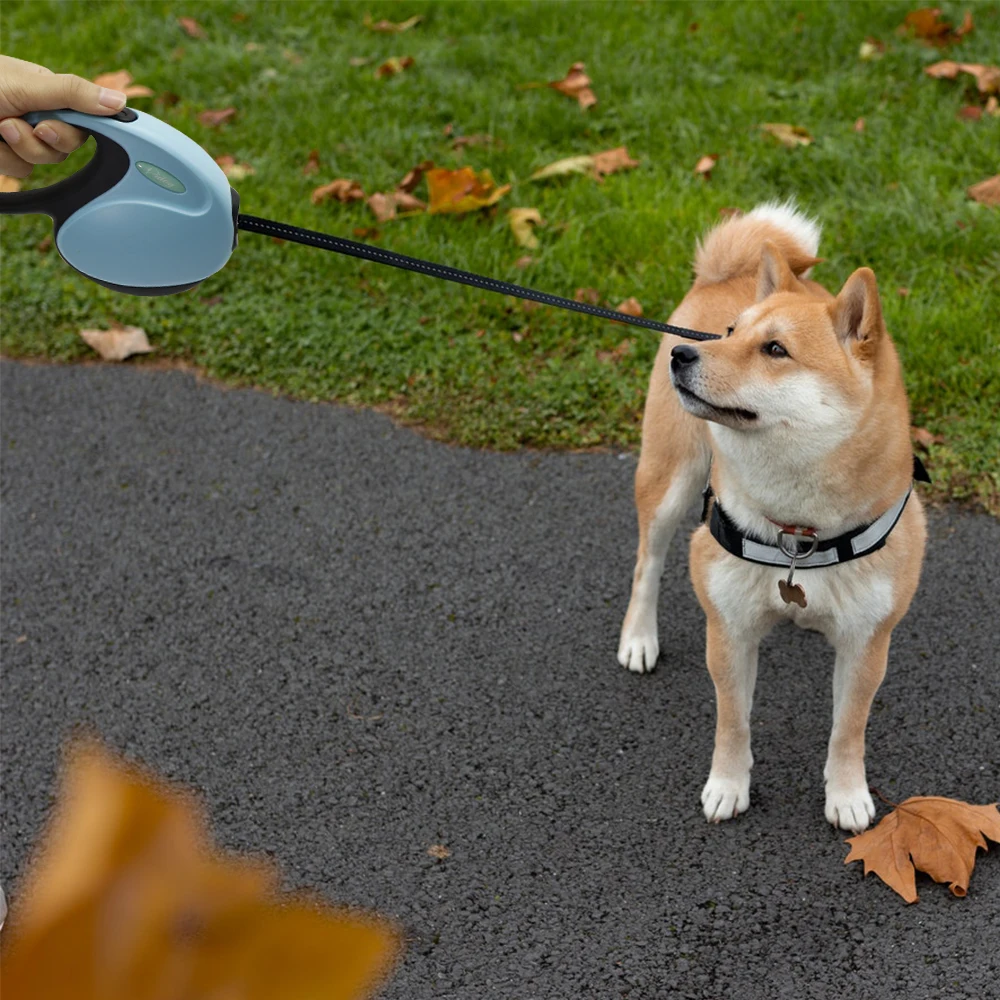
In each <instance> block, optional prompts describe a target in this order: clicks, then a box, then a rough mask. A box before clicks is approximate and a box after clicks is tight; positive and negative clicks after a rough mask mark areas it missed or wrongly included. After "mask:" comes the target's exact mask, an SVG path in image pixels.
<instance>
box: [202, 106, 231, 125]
mask: <svg viewBox="0 0 1000 1000" xmlns="http://www.w3.org/2000/svg"><path fill="white" fill-rule="evenodd" d="M235 114H236V108H222V109H220V110H213V111H202V112H200V113H199V115H198V121H199V122H201V124H202V125H206V126H208V127H209V128H218V126H219V125H222V124H223V123H224V122H227V121H229V119H230V118H232V117H233V115H235Z"/></svg>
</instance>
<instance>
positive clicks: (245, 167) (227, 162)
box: [215, 153, 255, 181]
mask: <svg viewBox="0 0 1000 1000" xmlns="http://www.w3.org/2000/svg"><path fill="white" fill-rule="evenodd" d="M215 162H216V163H218V164H219V166H220V167H222V172H223V173H224V174H225V175H226V176H227V177H228V178H229V179H230V180H231V181H241V180H243V178H244V177H249V176H250V175H251V174H252V173H254V172H255V171H254V169H253V167H251V166H250V164H249V163H237V162H236V160H234V159H233V157H231V156H230V155H229V154H228V153H226V154H225V155H224V156H217V157H216V158H215Z"/></svg>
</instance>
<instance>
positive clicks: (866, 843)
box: [844, 795, 1000, 903]
mask: <svg viewBox="0 0 1000 1000" xmlns="http://www.w3.org/2000/svg"><path fill="white" fill-rule="evenodd" d="M987 837H988V838H989V839H990V840H993V841H997V842H1000V812H998V811H997V805H996V803H995V802H994V803H993V804H992V805H985V806H972V805H969V804H968V803H967V802H960V801H959V800H958V799H944V798H939V797H937V796H922V795H918V796H915V797H913V798H909V799H907V800H906V801H905V802H901V803H900V804H899V805H898V806H896V808H895V809H893V811H892V812H891V813H889V815H888V816H885V817H883V819H882V821H881V822H880V823H879V824H878V826H876V827H875V828H874V829H871V830H866V831H865V832H864V833H862V834H860V835H858V836H857V837H848V838H847V841H846V842H847V843H848V844H850V845H851V853H850V854H848V856H847V857H846V858H845V859H844V864H850V863H851V862H852V861H863V862H864V865H865V872H864V873H865V875H867V874H868V873H869V872H875V874H876V875H878V877H879V878H880V879H882V881H883V882H885V884H886V885H887V886H889V888H891V889H893V890H895V891H896V892H897V893H899V895H900V896H902V897H903V899H905V900H906V902H907V903H915V902H916V901H917V886H916V876H915V871H914V869H919V870H920V871H922V872H926V873H927V874H928V875H930V877H931V878H932V879H934V881H935V882H947V883H949V886H948V887H949V888H950V889H951V891H952V893H953V894H954V895H956V896H964V895H965V894H966V892H968V889H969V878H970V876H971V875H972V869H973V867H974V866H975V864H976V849H977V848H980V847H981V848H982V849H983V850H986V849H987V846H986V838H987Z"/></svg>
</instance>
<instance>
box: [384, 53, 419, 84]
mask: <svg viewBox="0 0 1000 1000" xmlns="http://www.w3.org/2000/svg"><path fill="white" fill-rule="evenodd" d="M413 62H414V59H413V56H391V57H390V58H389V59H386V61H385V62H384V63H382V65H381V66H379V67H378V69H376V70H375V79H376V80H382V79H384V78H385V77H388V76H395V75H396V74H397V73H402V72H403V70H404V69H409V68H410V66H412V65H413Z"/></svg>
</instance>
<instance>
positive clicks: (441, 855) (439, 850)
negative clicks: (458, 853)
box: [427, 844, 451, 861]
mask: <svg viewBox="0 0 1000 1000" xmlns="http://www.w3.org/2000/svg"><path fill="white" fill-rule="evenodd" d="M427 853H428V854H429V855H430V856H431V857H432V858H437V859H438V860H439V861H443V860H444V859H445V858H450V857H451V851H449V850H448V848H447V847H445V846H444V844H431V846H430V847H428V848H427Z"/></svg>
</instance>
